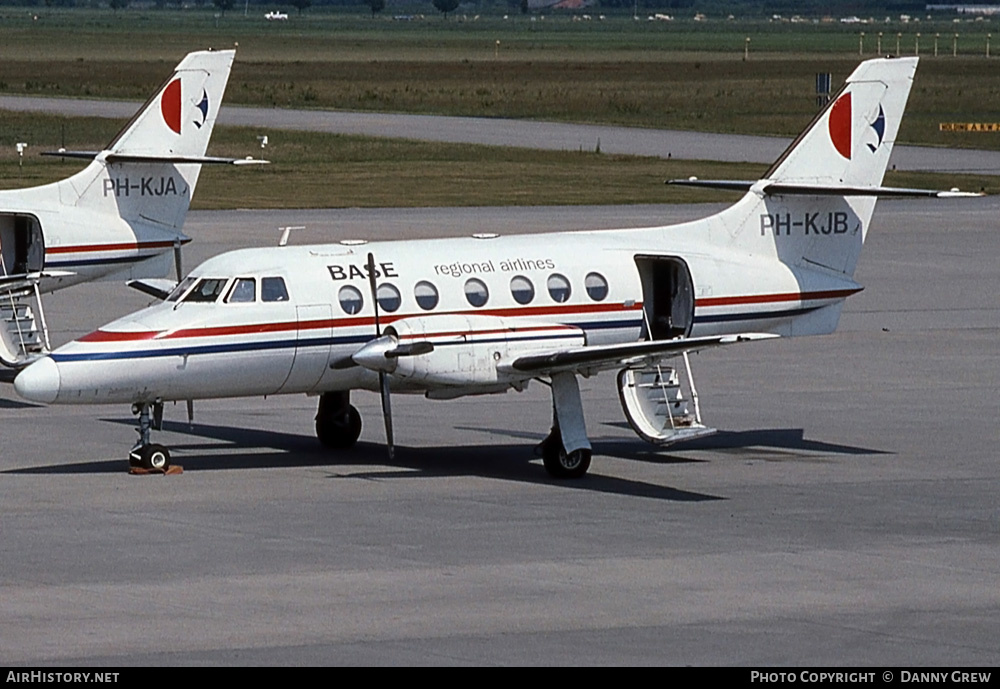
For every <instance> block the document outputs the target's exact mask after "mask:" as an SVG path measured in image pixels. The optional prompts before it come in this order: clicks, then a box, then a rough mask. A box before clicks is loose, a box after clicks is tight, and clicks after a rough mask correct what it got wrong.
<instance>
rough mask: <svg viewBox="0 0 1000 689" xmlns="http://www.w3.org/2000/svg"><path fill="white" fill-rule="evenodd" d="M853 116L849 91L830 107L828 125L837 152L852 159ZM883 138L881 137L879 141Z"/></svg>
mask: <svg viewBox="0 0 1000 689" xmlns="http://www.w3.org/2000/svg"><path fill="white" fill-rule="evenodd" d="M852 125H853V118H852V115H851V93H850V91H848V92H847V93H845V94H844V95H843V96H841V97H840V98H838V99H837V102H836V103H834V104H833V107H831V108H830V118H829V121H828V126H829V129H830V141H831V142H832V143H833V147H834V148H835V149H837V153H839V154H840V155H842V156H843V157H845V158H847V159H848V160H850V159H851V129H852ZM881 142H882V140H881V139H879V143H881Z"/></svg>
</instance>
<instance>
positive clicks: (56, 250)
mask: <svg viewBox="0 0 1000 689" xmlns="http://www.w3.org/2000/svg"><path fill="white" fill-rule="evenodd" d="M189 241H191V240H189V239H185V240H181V243H182V244H187V243H188V242H189ZM173 246H174V243H173V242H166V241H164V242H140V243H136V242H123V243H121V244H78V245H76V246H52V247H46V249H45V253H47V254H76V253H85V252H88V251H130V250H138V251H142V250H145V249H170V248H172V247H173Z"/></svg>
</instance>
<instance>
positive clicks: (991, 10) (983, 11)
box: [927, 5, 1000, 15]
mask: <svg viewBox="0 0 1000 689" xmlns="http://www.w3.org/2000/svg"><path fill="white" fill-rule="evenodd" d="M927 11H928V12H948V11H952V12H957V13H958V14H979V15H992V14H1000V5H927Z"/></svg>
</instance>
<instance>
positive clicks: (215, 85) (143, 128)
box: [105, 50, 236, 159]
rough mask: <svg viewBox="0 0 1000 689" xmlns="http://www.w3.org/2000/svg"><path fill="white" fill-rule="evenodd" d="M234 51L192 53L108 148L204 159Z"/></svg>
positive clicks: (136, 154) (109, 150)
mask: <svg viewBox="0 0 1000 689" xmlns="http://www.w3.org/2000/svg"><path fill="white" fill-rule="evenodd" d="M235 57H236V51H235V50H219V51H210V50H202V51H197V52H193V53H189V54H188V55H187V56H186V57H185V58H184V59H183V60H181V62H180V64H179V65H177V67H176V68H175V69H174V73H173V74H172V75H171V76H170V78H169V79H167V80H166V81H165V82H164V83H163V85H162V86H160V88H159V89H157V91H156V93H155V94H154V95H153V96H152V97H151V98H150V99H149V100H148V101H146V103H145V105H143V107H142V108H140V109H139V111H138V112H137V113H136V114H135V116H134V117H133V118H132V119H131V120H130V121H129V122H128V124H126V125H125V127H123V128H122V130H121V131H120V132H118V134H117V135H116V136H115V138H114V139H112V141H111V143H109V144H108V145H107V146H106V147H105V150H106V151H107V153H108V154H109V155H113V156H131V157H133V158H140V157H149V158H156V159H160V158H169V157H172V158H184V157H191V158H200V157H203V156H204V155H205V152H206V151H207V150H208V142H209V139H211V137H212V129H213V128H214V127H215V120H216V117H217V116H218V113H219V105H220V104H221V103H222V96H223V94H224V93H225V91H226V84H227V82H228V81H229V72H230V69H231V68H232V65H233V59H234V58H235Z"/></svg>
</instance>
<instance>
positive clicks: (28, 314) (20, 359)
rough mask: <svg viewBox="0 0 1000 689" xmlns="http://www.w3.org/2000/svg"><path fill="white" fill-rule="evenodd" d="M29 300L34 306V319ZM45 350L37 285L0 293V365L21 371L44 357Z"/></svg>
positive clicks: (47, 338) (43, 319) (45, 334)
mask: <svg viewBox="0 0 1000 689" xmlns="http://www.w3.org/2000/svg"><path fill="white" fill-rule="evenodd" d="M32 297H33V299H32ZM32 301H34V303H35V305H36V307H37V314H38V317H37V318H36V308H33V307H32V304H31V302H32ZM49 348H50V347H49V335H48V329H47V327H46V325H45V317H44V313H43V312H42V309H41V298H40V296H39V294H38V292H37V284H36V285H35V288H34V290H32V289H31V288H28V289H27V290H21V291H19V292H5V293H0V364H3V365H4V366H6V367H8V368H15V369H20V368H24V367H25V366H27V365H28V364H30V363H31V362H33V361H34V360H35V359H38V358H39V357H42V356H44V355H45V354H47V353H48V351H49Z"/></svg>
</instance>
